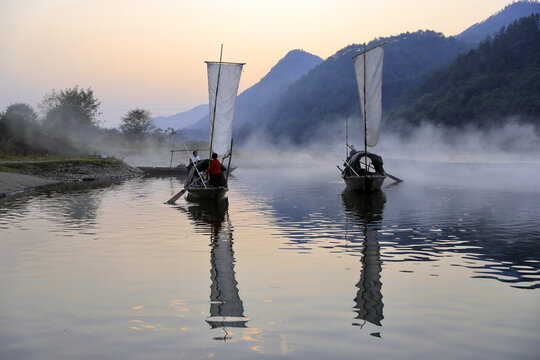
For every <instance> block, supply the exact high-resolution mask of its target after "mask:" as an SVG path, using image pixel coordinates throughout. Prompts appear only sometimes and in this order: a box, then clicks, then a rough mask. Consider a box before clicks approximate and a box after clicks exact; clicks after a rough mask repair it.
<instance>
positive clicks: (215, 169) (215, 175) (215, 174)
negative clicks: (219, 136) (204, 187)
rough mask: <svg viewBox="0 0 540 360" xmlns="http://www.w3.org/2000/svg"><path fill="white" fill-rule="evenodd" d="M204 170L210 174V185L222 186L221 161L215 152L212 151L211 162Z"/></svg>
mask: <svg viewBox="0 0 540 360" xmlns="http://www.w3.org/2000/svg"><path fill="white" fill-rule="evenodd" d="M206 172H207V173H208V174H210V186H222V177H221V163H220V162H219V160H218V155H217V154H216V153H212V163H211V164H210V167H209V168H208V170H206Z"/></svg>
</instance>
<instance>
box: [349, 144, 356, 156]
mask: <svg viewBox="0 0 540 360" xmlns="http://www.w3.org/2000/svg"><path fill="white" fill-rule="evenodd" d="M349 149H351V151H350V153H349V157H351V156H353V155H354V154H355V153H356V152H357V150H356V149H355V148H354V145H349Z"/></svg>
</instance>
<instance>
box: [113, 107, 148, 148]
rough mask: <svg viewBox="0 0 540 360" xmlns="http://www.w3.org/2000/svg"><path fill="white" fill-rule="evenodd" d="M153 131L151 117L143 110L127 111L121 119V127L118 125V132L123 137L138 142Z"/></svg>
mask: <svg viewBox="0 0 540 360" xmlns="http://www.w3.org/2000/svg"><path fill="white" fill-rule="evenodd" d="M153 129H154V125H153V124H152V115H151V114H150V112H149V111H148V110H144V109H134V110H130V111H128V113H127V114H126V115H124V117H123V118H122V125H120V131H121V132H122V133H123V134H124V135H126V136H128V137H130V138H132V139H136V140H139V141H142V140H143V139H144V138H145V137H146V136H147V135H148V134H149V133H150V132H152V130H153Z"/></svg>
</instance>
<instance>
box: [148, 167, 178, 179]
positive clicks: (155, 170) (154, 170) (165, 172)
mask: <svg viewBox="0 0 540 360" xmlns="http://www.w3.org/2000/svg"><path fill="white" fill-rule="evenodd" d="M139 169H141V170H142V171H143V172H144V175H145V176H181V177H184V176H186V175H187V173H188V170H187V167H186V166H178V167H175V168H169V167H150V166H139Z"/></svg>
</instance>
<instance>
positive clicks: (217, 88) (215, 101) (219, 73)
mask: <svg viewBox="0 0 540 360" xmlns="http://www.w3.org/2000/svg"><path fill="white" fill-rule="evenodd" d="M222 57H223V44H221V51H220V53H219V68H218V77H217V84H216V98H215V100H214V115H213V116H212V131H211V133H210V155H209V156H208V158H209V159H211V158H212V145H213V144H214V124H215V122H216V108H217V101H218V91H219V78H220V76H221V60H222Z"/></svg>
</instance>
